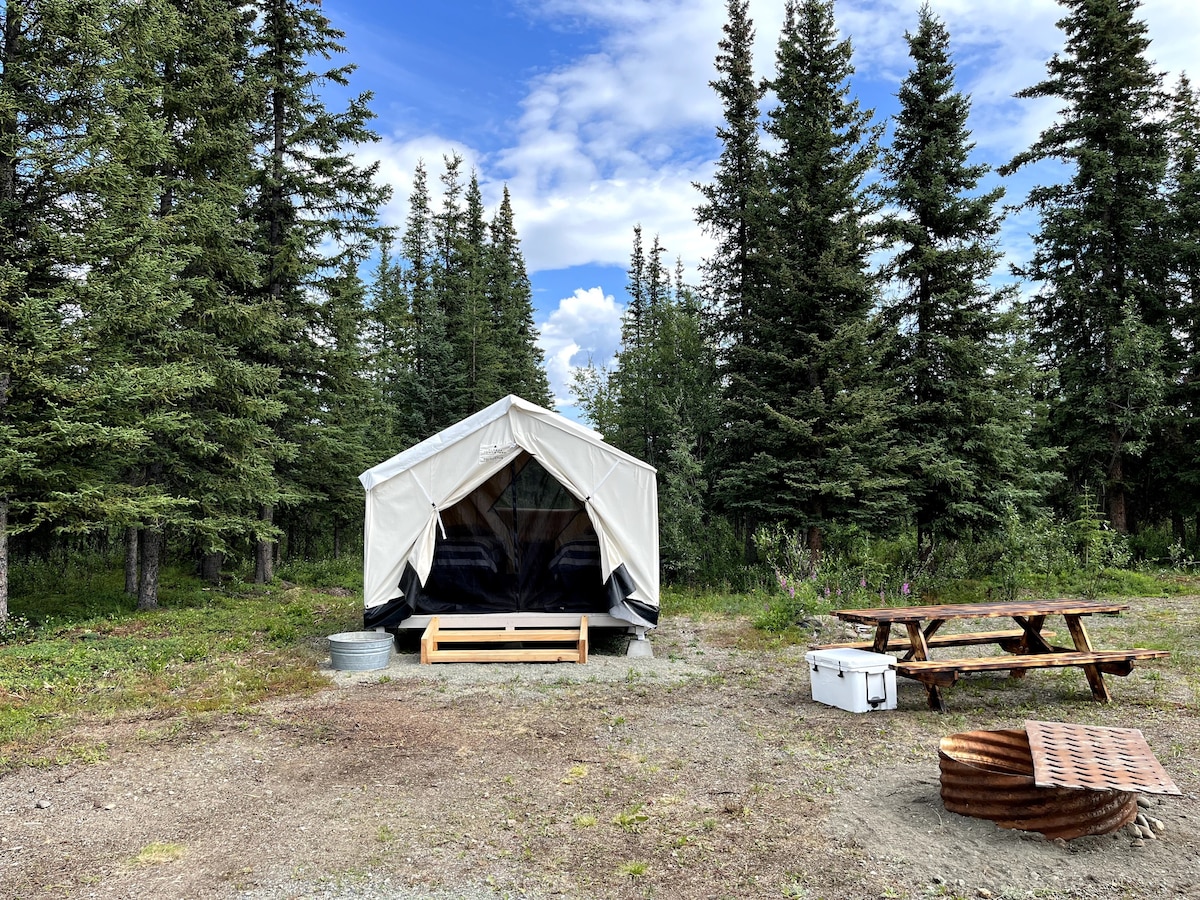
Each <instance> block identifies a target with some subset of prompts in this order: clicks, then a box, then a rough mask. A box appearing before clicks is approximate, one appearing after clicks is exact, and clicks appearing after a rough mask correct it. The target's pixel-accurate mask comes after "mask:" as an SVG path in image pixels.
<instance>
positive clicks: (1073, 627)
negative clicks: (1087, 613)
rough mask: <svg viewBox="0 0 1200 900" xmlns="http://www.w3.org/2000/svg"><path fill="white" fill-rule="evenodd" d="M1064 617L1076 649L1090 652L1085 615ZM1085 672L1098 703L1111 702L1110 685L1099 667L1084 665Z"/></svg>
mask: <svg viewBox="0 0 1200 900" xmlns="http://www.w3.org/2000/svg"><path fill="white" fill-rule="evenodd" d="M1063 618H1064V619H1066V620H1067V630H1069V631H1070V632H1071V639H1072V640H1073V641H1075V649H1076V650H1080V651H1082V652H1085V653H1087V652H1090V651H1091V649H1092V639H1091V638H1090V637H1089V636H1088V633H1087V628H1085V627H1084V624H1083V617H1082V616H1078V615H1073V616H1063ZM1083 674H1084V675H1086V676H1087V680H1088V686H1089V687H1090V688H1091V689H1092V698H1093V699H1094V700H1095V701H1096V702H1097V703H1109V702H1111V700H1112V695H1111V694H1109V692H1108V685H1107V684H1105V683H1104V674H1103V673H1102V672H1101V671H1100V669H1099V667H1097V666H1095V665H1091V666H1083Z"/></svg>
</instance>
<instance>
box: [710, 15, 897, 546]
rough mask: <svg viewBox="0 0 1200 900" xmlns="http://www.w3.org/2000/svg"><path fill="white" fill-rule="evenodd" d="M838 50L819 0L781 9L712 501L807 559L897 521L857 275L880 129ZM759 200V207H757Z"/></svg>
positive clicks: (864, 269)
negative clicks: (760, 190)
mask: <svg viewBox="0 0 1200 900" xmlns="http://www.w3.org/2000/svg"><path fill="white" fill-rule="evenodd" d="M850 57H851V48H850V43H849V41H845V40H839V39H838V35H837V29H836V25H835V22H834V17H833V4H832V2H829V0H805V2H803V3H801V4H799V5H798V4H796V3H793V2H789V3H788V5H787V9H786V13H785V23H784V27H783V32H782V34H781V37H780V41H779V47H778V52H777V56H776V71H775V77H774V78H773V79H772V81H771V83H770V88H771V89H772V91H773V92H774V95H775V98H776V100H777V105H776V106H775V107H774V108H773V109H772V110H771V111H770V114H769V122H768V125H767V131H768V133H769V134H770V135H771V137H772V138H773V139H774V141H775V143H776V145H777V148H778V149H776V150H775V151H773V152H772V153H771V154H770V155H769V158H768V160H767V165H766V183H767V186H768V191H767V196H766V197H765V198H764V202H763V213H762V215H761V218H760V221H761V224H762V226H763V229H762V232H761V233H762V235H763V240H762V249H761V251H759V252H761V253H762V254H763V258H762V271H763V272H764V273H765V272H769V273H770V275H769V278H768V277H766V275H764V276H762V281H761V284H760V285H757V286H756V287H755V292H754V294H753V295H751V296H750V297H749V298H748V300H747V301H746V302H745V303H744V306H745V310H744V312H743V313H742V314H741V315H740V317H739V319H740V321H739V323H738V326H737V329H736V330H734V331H732V332H731V330H730V329H727V330H726V339H727V340H732V341H733V342H734V343H733V346H732V347H731V348H730V350H729V351H728V352H727V354H726V364H725V366H724V370H723V375H724V380H725V384H726V389H725V406H724V414H723V419H724V427H723V430H722V432H721V439H720V441H719V444H718V446H717V447H715V448H714V458H715V459H716V460H717V463H718V465H717V466H716V469H715V471H716V472H717V473H718V474H717V475H716V478H715V484H714V493H715V495H716V497H717V498H718V500H719V501H720V503H721V505H722V507H723V508H724V509H725V510H727V511H729V512H730V513H732V514H733V515H734V516H736V517H738V518H739V519H741V520H742V521H744V522H745V523H746V524H747V526H748V528H747V530H748V531H752V530H753V527H754V526H755V525H756V524H757V523H760V522H782V523H784V524H786V525H788V526H790V527H798V528H803V529H805V530H806V532H807V534H808V540H809V542H810V546H811V548H812V550H813V552H814V555H819V554H820V552H821V549H822V545H823V533H824V529H825V527H826V525H827V524H828V523H830V522H835V521H836V522H843V523H861V524H864V525H869V526H872V527H882V526H884V525H885V524H889V523H890V521H891V520H892V519H893V517H894V516H895V515H896V514H897V512H898V510H899V509H900V507H901V494H900V491H901V489H902V487H903V478H902V476H901V475H900V472H899V467H900V465H901V463H902V461H903V453H902V451H901V449H900V446H899V444H898V442H897V439H896V437H895V435H894V421H893V419H894V416H893V406H894V397H893V395H892V393H894V392H892V393H889V388H888V387H887V386H886V385H885V384H884V383H883V382H882V380H881V379H880V377H879V371H878V367H879V363H880V359H879V354H880V353H881V351H882V348H883V341H882V338H883V331H882V329H881V328H880V327H879V324H878V323H877V322H875V321H874V320H873V318H872V315H871V313H872V308H873V306H874V304H875V302H876V298H877V288H876V284H875V279H874V277H873V275H872V274H871V272H870V269H869V256H870V254H871V252H872V250H873V249H874V242H873V237H872V234H871V232H870V229H869V227H868V219H869V217H870V216H871V215H872V214H873V213H874V211H875V208H876V204H875V203H874V201H872V200H871V198H870V197H869V195H868V193H867V191H866V189H865V188H864V186H863V182H864V179H865V177H866V175H867V173H868V172H869V171H870V170H871V169H872V167H873V166H874V165H875V162H876V158H877V152H878V151H877V140H878V128H876V127H875V126H873V125H872V124H871V114H870V113H869V112H865V111H862V110H860V109H859V107H858V104H857V102H856V101H854V100H851V99H849V97H848V94H849V87H848V83H847V82H848V79H849V77H850V75H851V73H852V72H853V67H852V65H851V61H850ZM768 200H769V203H768Z"/></svg>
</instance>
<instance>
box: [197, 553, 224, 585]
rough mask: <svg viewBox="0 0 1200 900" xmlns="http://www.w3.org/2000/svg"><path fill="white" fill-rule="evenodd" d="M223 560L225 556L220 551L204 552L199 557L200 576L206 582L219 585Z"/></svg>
mask: <svg viewBox="0 0 1200 900" xmlns="http://www.w3.org/2000/svg"><path fill="white" fill-rule="evenodd" d="M224 562H225V556H224V554H221V553H205V554H204V556H203V557H202V558H201V559H200V577H201V579H203V580H204V582H205V583H206V584H212V585H219V584H220V583H221V565H222V564H223V563H224Z"/></svg>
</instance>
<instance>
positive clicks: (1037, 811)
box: [938, 728, 1137, 840]
mask: <svg viewBox="0 0 1200 900" xmlns="http://www.w3.org/2000/svg"><path fill="white" fill-rule="evenodd" d="M938 762H939V765H940V767H941V782H942V803H943V804H944V805H945V807H946V809H948V810H949V811H950V812H954V813H958V814H959V815H964V816H973V817H975V818H980V819H989V820H991V821H993V822H995V823H996V824H997V825H999V826H1001V827H1002V828H1018V829H1021V830H1022V831H1037V832H1040V833H1041V834H1044V835H1046V837H1048V838H1051V839H1055V838H1062V839H1063V840H1071V839H1073V838H1077V837H1082V836H1083V835H1085V834H1108V833H1110V832H1113V831H1116V830H1117V829H1119V828H1121V827H1123V826H1125V825H1128V824H1129V823H1130V822H1132V821H1133V820H1134V819H1135V818H1137V795H1136V794H1133V793H1130V792H1128V791H1118V790H1098V791H1097V790H1081V789H1078V788H1063V787H1039V786H1038V785H1037V783H1036V782H1035V781H1034V766H1033V755H1032V753H1031V751H1030V748H1029V736H1028V735H1027V734H1026V732H1025V730H1024V729H1017V728H1013V729H1005V730H1000V731H965V732H962V733H960V734H952V735H948V736H947V737H944V738H942V741H941V745H940V746H939V748H938Z"/></svg>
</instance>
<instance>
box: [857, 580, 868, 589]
mask: <svg viewBox="0 0 1200 900" xmlns="http://www.w3.org/2000/svg"><path fill="white" fill-rule="evenodd" d="M858 586H859V587H862V588H865V587H866V586H867V579H865V578H860V579H859V581H858Z"/></svg>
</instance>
